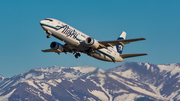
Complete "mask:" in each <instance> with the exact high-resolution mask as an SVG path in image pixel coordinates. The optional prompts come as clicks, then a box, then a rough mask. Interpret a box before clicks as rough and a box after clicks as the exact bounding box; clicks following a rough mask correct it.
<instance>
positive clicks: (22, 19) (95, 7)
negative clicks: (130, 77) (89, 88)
mask: <svg viewBox="0 0 180 101" xmlns="http://www.w3.org/2000/svg"><path fill="white" fill-rule="evenodd" d="M179 6H180V1H178V0H176V1H175V0H173V1H170V0H138V1H135V0H124V1H121V0H71V1H70V0H53V1H52V0H38V1H37V0H29V1H28V0H16V1H12V0H1V1H0V7H1V9H0V15H1V16H0V23H1V24H0V29H1V36H0V47H1V50H0V74H1V75H3V76H5V77H11V76H14V75H17V74H20V73H24V72H26V71H28V70H29V69H33V68H41V67H48V66H54V65H56V66H65V67H69V66H94V67H98V68H102V69H110V68H113V67H116V66H118V65H120V64H122V63H124V62H131V61H135V62H149V63H152V64H169V63H174V62H178V63H179V60H180V52H179V50H180V47H179V43H180V38H179V37H180V7H179ZM45 18H55V19H58V20H60V21H62V22H65V23H67V24H69V25H70V26H72V27H74V28H76V29H77V30H80V31H82V32H84V33H85V34H88V35H89V36H91V37H94V38H96V39H97V40H99V41H106V40H115V39H117V37H118V36H119V34H121V32H122V31H125V32H127V37H126V38H127V39H131V38H139V37H145V38H146V39H147V40H145V41H139V42H133V43H131V44H128V45H126V46H125V47H124V51H123V53H148V54H149V55H148V56H143V57H135V58H129V59H125V60H124V62H122V63H110V62H104V61H100V60H96V59H94V58H92V57H89V56H87V55H86V54H82V56H81V57H80V58H79V59H75V58H74V56H73V54H70V53H69V54H67V55H66V54H63V53H62V54H61V55H57V54H55V53H42V52H41V50H42V49H48V48H49V45H50V43H51V42H52V41H58V42H60V43H63V42H61V41H59V40H57V39H55V38H53V37H51V38H50V39H47V38H46V34H45V33H44V31H43V29H42V28H41V26H40V24H39V21H40V20H43V19H45Z"/></svg>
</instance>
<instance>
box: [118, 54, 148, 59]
mask: <svg viewBox="0 0 180 101" xmlns="http://www.w3.org/2000/svg"><path fill="white" fill-rule="evenodd" d="M143 55H148V54H146V53H141V54H120V56H121V57H122V58H123V59H124V58H130V57H137V56H143Z"/></svg>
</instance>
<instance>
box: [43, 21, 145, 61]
mask: <svg viewBox="0 0 180 101" xmlns="http://www.w3.org/2000/svg"><path fill="white" fill-rule="evenodd" d="M40 25H41V27H42V28H43V30H44V32H45V33H46V34H47V36H46V37H47V38H50V36H53V37H55V38H57V39H59V40H61V41H63V42H65V44H64V45H62V44H60V43H58V42H52V43H51V44H50V49H46V50H42V52H55V53H57V54H60V53H62V52H64V53H66V54H67V52H69V53H73V54H75V55H74V56H75V58H78V57H80V56H81V54H80V53H85V54H87V55H89V56H91V57H94V58H96V59H99V60H102V61H108V62H114V63H116V62H122V61H123V60H124V59H125V58H130V57H136V56H143V55H147V54H146V53H141V54H122V51H123V47H124V46H125V44H129V43H130V42H134V41H140V40H146V39H145V38H136V39H125V38H126V32H124V31H123V32H122V33H121V34H120V36H119V37H118V39H117V40H112V41H98V40H96V39H94V38H92V37H90V36H88V35H86V34H84V33H82V32H80V31H78V30H77V29H75V28H73V27H71V26H69V25H68V24H66V23H64V22H61V21H59V20H56V19H53V18H46V19H44V20H41V21H40Z"/></svg>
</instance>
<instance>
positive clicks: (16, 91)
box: [0, 62, 180, 101]
mask: <svg viewBox="0 0 180 101" xmlns="http://www.w3.org/2000/svg"><path fill="white" fill-rule="evenodd" d="M179 73H180V63H172V64H169V65H154V64H150V63H136V62H131V63H125V64H123V65H121V66H118V67H116V68H112V69H109V70H106V71H105V70H102V69H99V68H95V67H57V66H53V67H48V68H40V69H32V70H30V71H29V72H27V73H24V74H20V75H16V76H13V77H10V78H7V77H3V76H1V75H0V101H8V100H9V101H98V100H99V101H101V100H102V101H133V100H134V101H153V100H156V101H157V100H158V101H178V100H180V74H179Z"/></svg>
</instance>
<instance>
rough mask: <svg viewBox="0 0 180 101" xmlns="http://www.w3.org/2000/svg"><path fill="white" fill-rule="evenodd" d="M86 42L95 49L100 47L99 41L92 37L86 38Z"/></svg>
mask: <svg viewBox="0 0 180 101" xmlns="http://www.w3.org/2000/svg"><path fill="white" fill-rule="evenodd" d="M85 43H86V44H87V45H88V46H89V47H92V48H94V49H97V48H98V47H99V42H98V41H97V40H96V39H94V38H91V37H88V38H86V40H85Z"/></svg>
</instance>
